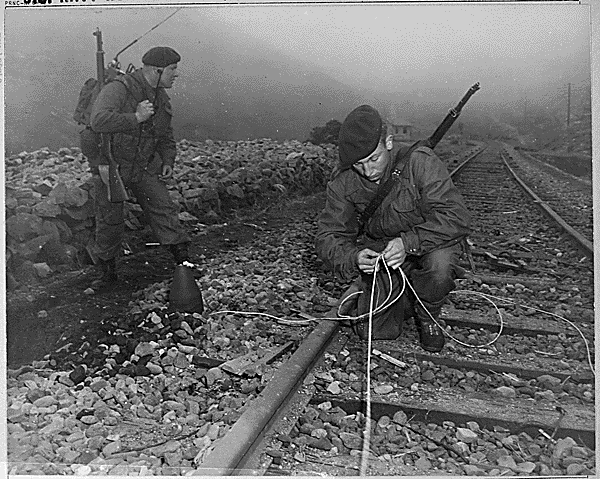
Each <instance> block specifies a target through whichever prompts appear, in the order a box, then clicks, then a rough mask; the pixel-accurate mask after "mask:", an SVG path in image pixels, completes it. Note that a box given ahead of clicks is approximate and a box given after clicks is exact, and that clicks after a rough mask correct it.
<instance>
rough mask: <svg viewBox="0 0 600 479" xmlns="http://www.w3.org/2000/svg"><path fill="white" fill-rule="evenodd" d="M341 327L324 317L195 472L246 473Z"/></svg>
mask: <svg viewBox="0 0 600 479" xmlns="http://www.w3.org/2000/svg"><path fill="white" fill-rule="evenodd" d="M336 311H337V309H335V308H334V309H333V310H331V311H329V313H328V316H329V315H335V314H336ZM338 327H339V322H337V321H323V322H321V323H319V325H318V326H317V327H316V328H315V329H313V331H312V332H311V333H310V334H309V335H308V337H307V338H306V339H304V341H302V344H301V345H300V346H299V347H298V349H297V350H296V352H295V353H294V354H293V355H292V357H291V358H290V359H289V360H288V361H287V362H286V363H285V364H284V365H283V367H281V368H279V369H278V370H277V372H276V373H275V375H274V377H273V379H272V380H271V381H270V382H269V384H268V385H267V387H266V388H265V389H264V390H263V391H262V392H261V393H260V395H259V397H258V398H257V399H256V400H255V401H254V402H253V403H252V404H251V405H250V407H249V408H248V409H247V410H246V411H245V412H244V413H243V414H242V415H241V416H240V418H239V419H238V420H237V421H236V423H235V424H234V426H233V427H232V428H231V429H230V430H229V431H228V432H227V435H226V436H225V437H224V438H223V439H222V440H221V441H219V442H218V443H217V444H216V446H215V448H214V449H213V450H212V451H211V452H210V453H209V455H208V456H207V457H206V459H205V460H204V461H203V462H202V464H201V465H200V466H199V468H198V469H197V470H196V471H195V472H194V475H201V476H203V475H216V476H229V475H235V474H240V473H243V471H244V465H245V464H246V463H247V462H248V461H249V460H250V459H251V456H252V453H253V452H254V449H255V447H256V445H257V444H259V442H260V439H261V438H262V436H263V435H264V434H265V433H266V432H267V431H268V428H269V426H270V425H271V424H272V423H273V422H274V421H275V420H276V419H277V418H278V417H279V416H280V414H281V413H282V411H284V410H285V407H286V405H287V404H288V402H289V401H290V400H291V399H292V398H293V396H294V394H295V392H296V391H297V390H298V389H299V387H300V386H301V384H302V381H303V380H304V378H305V376H306V375H307V374H308V373H309V372H310V371H311V370H312V368H313V366H314V364H315V363H316V361H317V360H318V359H319V358H320V357H321V355H322V354H323V352H324V350H325V349H326V348H327V346H328V344H329V343H330V341H331V340H332V339H333V337H334V334H335V332H336V331H337V330H338Z"/></svg>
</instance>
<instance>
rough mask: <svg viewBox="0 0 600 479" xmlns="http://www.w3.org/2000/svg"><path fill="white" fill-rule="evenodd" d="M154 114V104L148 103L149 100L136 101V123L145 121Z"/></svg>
mask: <svg viewBox="0 0 600 479" xmlns="http://www.w3.org/2000/svg"><path fill="white" fill-rule="evenodd" d="M152 115H154V105H153V104H152V103H150V100H144V101H142V102H140V103H138V106H137V110H136V112H135V117H136V118H137V120H138V123H142V122H143V121H146V120H147V119H148V118H150V117H151V116H152Z"/></svg>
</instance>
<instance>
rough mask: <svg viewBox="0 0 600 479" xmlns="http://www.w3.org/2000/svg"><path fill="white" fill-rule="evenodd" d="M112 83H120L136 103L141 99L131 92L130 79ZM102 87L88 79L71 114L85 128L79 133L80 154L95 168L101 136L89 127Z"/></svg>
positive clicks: (96, 81) (125, 77) (119, 79)
mask: <svg viewBox="0 0 600 479" xmlns="http://www.w3.org/2000/svg"><path fill="white" fill-rule="evenodd" d="M112 81H118V82H121V83H122V84H123V85H124V86H125V89H126V90H127V92H128V93H129V94H130V95H131V96H133V97H134V98H136V100H137V101H138V103H139V102H140V101H142V100H143V99H138V98H137V97H136V95H134V94H133V92H132V89H131V87H132V84H131V81H132V80H131V78H130V77H129V76H128V75H126V76H120V77H117V78H115V79H114V80H112ZM101 89H102V87H101V86H100V87H99V81H98V80H97V79H96V78H90V79H88V80H86V82H85V83H84V84H83V86H82V87H81V90H80V92H79V99H78V100H77V106H76V107H75V111H74V112H73V119H74V120H75V121H76V122H77V123H78V124H80V125H84V126H85V128H84V129H83V130H82V131H81V132H80V142H81V145H80V146H81V152H82V153H83V155H84V156H85V157H86V158H87V159H88V163H89V164H90V166H92V167H95V166H97V165H98V164H99V163H100V155H101V153H102V147H101V145H102V134H101V133H97V132H95V131H94V130H92V127H91V121H90V119H91V116H92V107H93V106H94V102H95V101H96V98H97V97H98V94H99V93H100V90H101Z"/></svg>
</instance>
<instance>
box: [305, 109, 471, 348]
mask: <svg viewBox="0 0 600 479" xmlns="http://www.w3.org/2000/svg"><path fill="white" fill-rule="evenodd" d="M402 153H403V152H402V151H400V148H399V147H398V146H397V145H394V143H393V136H391V135H390V136H387V135H386V126H385V124H384V123H383V121H382V119H381V117H380V115H379V113H378V112H377V110H375V109H374V108H372V107H370V106H368V105H363V106H360V107H358V108H356V109H355V110H354V111H352V112H351V113H350V114H349V115H348V117H347V118H346V119H345V120H344V123H343V124H342V127H341V128H340V133H339V165H338V169H337V175H336V176H334V178H333V179H332V180H331V181H330V182H329V184H328V186H327V202H326V205H325V208H324V210H323V212H322V213H321V216H320V218H319V222H318V232H317V236H316V247H317V252H318V254H319V256H320V257H321V258H322V259H323V260H324V261H325V263H326V264H328V265H329V266H330V267H331V268H332V269H333V270H334V272H335V273H337V274H338V275H339V276H341V278H342V279H345V280H350V279H352V278H353V277H355V276H357V275H359V279H358V280H357V282H356V285H355V288H354V291H355V292H358V291H362V294H361V295H360V296H358V297H356V295H354V296H352V295H350V294H349V295H348V296H347V297H346V298H347V299H348V300H352V301H347V302H343V303H342V309H344V310H345V311H344V313H351V314H352V315H353V316H358V315H363V314H367V313H368V312H369V306H370V296H371V294H370V293H371V287H372V283H373V281H376V285H377V286H378V287H379V288H380V290H379V297H380V298H381V299H385V297H386V296H387V294H388V292H389V291H390V290H391V292H392V295H393V296H392V297H395V295H396V293H398V292H399V289H400V287H401V281H402V278H401V277H400V273H399V271H398V270H399V269H400V268H402V270H403V271H404V272H405V273H406V275H407V276H408V278H409V279H410V283H411V284H412V286H413V288H414V290H415V292H416V294H417V296H418V297H419V298H420V300H421V301H422V304H421V303H420V302H419V301H416V300H415V298H414V297H411V296H410V293H409V291H410V290H409V288H408V287H406V290H405V291H406V292H405V293H404V294H403V295H402V296H401V297H400V299H399V300H398V301H397V302H396V303H394V304H393V305H392V306H391V307H389V308H387V309H384V310H383V311H381V312H379V313H377V314H375V315H374V317H373V328H372V334H373V339H396V338H397V337H398V336H400V333H401V331H402V322H403V320H404V319H405V318H408V317H409V316H413V315H414V317H415V321H416V325H417V329H418V332H419V338H420V342H421V346H422V347H423V349H425V350H427V351H432V352H439V351H441V350H442V348H443V347H444V343H445V339H444V334H443V332H442V331H441V329H440V328H439V327H438V326H437V325H436V322H435V321H433V319H432V317H433V318H436V319H437V318H438V317H439V315H440V312H441V308H442V304H443V302H444V300H445V298H446V297H447V295H448V294H449V293H450V291H452V290H453V289H454V287H455V284H454V279H455V278H457V276H458V274H459V271H461V268H460V267H459V266H458V264H457V263H458V259H459V257H460V254H461V250H462V248H461V246H462V243H463V241H464V239H465V238H466V235H467V233H468V232H469V224H470V216H469V213H468V211H467V209H466V208H465V205H464V202H463V199H462V197H461V196H460V194H459V192H458V190H457V189H456V187H455V186H454V184H453V183H452V180H451V178H450V175H449V174H448V170H447V169H446V167H445V166H444V164H443V163H442V162H441V161H440V160H439V158H438V157H437V156H436V155H435V153H434V152H433V151H432V150H431V149H430V148H427V147H419V148H417V149H416V150H415V151H414V152H413V153H412V154H411V156H410V158H409V159H408V163H407V164H406V167H405V168H404V169H403V170H402V172H401V173H400V178H399V180H398V181H397V182H396V184H395V185H394V187H393V188H392V190H391V191H390V193H389V194H388V195H387V196H386V197H385V199H384V200H383V202H382V203H381V205H380V206H379V208H378V209H377V210H375V213H374V214H373V216H372V217H371V219H370V221H369V222H368V223H367V224H366V226H365V228H364V233H365V234H364V236H363V237H360V236H359V223H358V216H359V214H360V213H362V212H363V211H364V210H365V208H366V207H367V205H368V204H369V203H370V201H371V200H372V198H373V197H374V196H375V192H376V191H377V189H378V187H379V184H380V183H385V182H386V180H387V179H388V178H389V177H390V176H391V175H392V172H394V169H395V165H396V161H395V160H396V159H398V158H400V157H401V156H402ZM395 174H396V175H398V174H399V173H395ZM380 254H383V259H384V260H385V262H386V264H387V265H388V267H389V268H390V270H391V272H392V274H391V277H392V284H391V285H390V284H387V283H389V281H388V280H387V275H386V274H385V273H384V272H383V271H382V270H383V266H382V264H381V263H380V268H379V272H377V273H376V272H375V271H374V270H375V263H376V261H377V258H378V256H379V255H380ZM375 275H376V276H375ZM374 276H375V278H376V279H375V278H374ZM350 291H352V288H351V290H350ZM350 291H349V292H350ZM377 304H381V302H380V303H377ZM423 306H425V308H424V307H423ZM430 315H431V316H430ZM354 326H355V330H356V332H357V333H358V334H359V335H360V336H361V337H363V338H364V337H365V336H366V333H367V331H368V329H367V326H366V323H365V321H364V320H363V321H357V322H355V324H354Z"/></svg>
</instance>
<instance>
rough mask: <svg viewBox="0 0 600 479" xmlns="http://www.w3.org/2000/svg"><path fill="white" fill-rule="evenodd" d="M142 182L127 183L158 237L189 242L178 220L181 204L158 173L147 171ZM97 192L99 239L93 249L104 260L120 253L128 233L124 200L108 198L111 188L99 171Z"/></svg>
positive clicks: (168, 241) (166, 241)
mask: <svg viewBox="0 0 600 479" xmlns="http://www.w3.org/2000/svg"><path fill="white" fill-rule="evenodd" d="M138 179H139V181H135V182H134V181H130V182H127V183H126V186H127V188H128V189H130V190H131V192H132V193H133V194H134V196H135V197H136V199H137V201H138V203H139V205H140V206H141V207H142V210H143V211H144V214H145V216H146V219H147V221H148V223H149V224H150V228H151V229H152V231H153V233H154V235H155V237H156V239H157V240H158V242H160V243H161V244H163V245H170V244H179V243H185V242H188V241H189V236H188V235H187V233H186V232H185V230H184V228H183V226H182V225H181V223H180V221H179V217H178V215H179V207H178V205H177V204H176V203H175V202H174V201H173V200H172V199H171V197H170V196H169V191H168V190H167V186H166V185H165V183H164V182H163V181H162V180H161V179H160V178H159V177H158V176H157V175H156V174H150V173H147V172H144V173H142V174H141V175H140V176H139V178H138ZM92 181H93V186H94V192H95V196H96V198H95V208H96V210H95V214H96V238H95V244H94V246H93V248H92V250H93V251H94V253H95V254H96V255H97V256H98V258H100V259H101V260H104V261H106V260H109V259H112V258H115V257H116V256H118V255H119V253H120V251H121V248H122V247H121V243H122V241H123V235H124V232H125V221H124V220H125V217H124V211H123V208H124V206H123V203H112V202H110V201H109V200H108V188H107V186H106V185H105V184H104V182H103V181H102V179H101V177H100V175H99V174H98V173H94V174H93V176H92Z"/></svg>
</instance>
